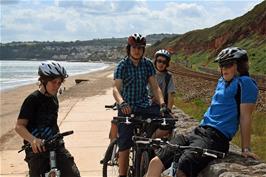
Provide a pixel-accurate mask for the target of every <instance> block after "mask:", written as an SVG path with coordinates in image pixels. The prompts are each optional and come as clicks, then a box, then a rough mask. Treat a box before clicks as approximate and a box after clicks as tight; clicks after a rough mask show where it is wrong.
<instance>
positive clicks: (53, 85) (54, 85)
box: [46, 78, 63, 95]
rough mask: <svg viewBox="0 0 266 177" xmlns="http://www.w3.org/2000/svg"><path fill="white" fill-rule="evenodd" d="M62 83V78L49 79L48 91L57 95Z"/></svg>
mask: <svg viewBox="0 0 266 177" xmlns="http://www.w3.org/2000/svg"><path fill="white" fill-rule="evenodd" d="M62 83H63V79H62V78H55V79H53V80H51V81H48V82H47V85H46V90H47V92H48V93H49V94H51V95H56V94H57V92H58V89H59V88H60V86H61V84H62Z"/></svg>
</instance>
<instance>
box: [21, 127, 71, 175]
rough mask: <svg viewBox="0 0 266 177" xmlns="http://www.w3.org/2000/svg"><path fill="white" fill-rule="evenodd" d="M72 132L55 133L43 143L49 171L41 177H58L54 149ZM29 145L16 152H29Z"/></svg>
mask: <svg viewBox="0 0 266 177" xmlns="http://www.w3.org/2000/svg"><path fill="white" fill-rule="evenodd" d="M73 133H74V132H73V131H67V132H63V133H57V134H55V135H54V136H52V137H51V138H49V139H47V140H44V141H43V146H44V147H45V149H46V150H47V151H49V165H50V170H49V171H48V172H46V173H45V174H41V175H40V176H42V177H60V175H61V174H60V170H59V169H57V165H56V164H57V161H56V149H57V146H58V144H60V141H63V137H64V136H68V135H71V134H73ZM30 149H31V145H30V143H27V144H25V145H23V146H22V148H21V149H20V150H19V151H18V153H20V152H22V151H24V150H30Z"/></svg>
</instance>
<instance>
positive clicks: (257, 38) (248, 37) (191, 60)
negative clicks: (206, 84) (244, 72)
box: [147, 1, 266, 74]
mask: <svg viewBox="0 0 266 177" xmlns="http://www.w3.org/2000/svg"><path fill="white" fill-rule="evenodd" d="M228 46H238V47H242V48H244V49H246V50H247V51H248V54H249V57H250V62H251V70H250V71H251V72H252V73H254V74H266V60H265V58H266V1H263V2H262V3H260V4H258V5H257V6H255V7H254V8H253V9H252V10H251V11H249V12H248V13H246V14H245V15H243V16H241V17H238V18H235V19H233V20H227V21H224V22H222V23H220V24H218V25H215V26H213V27H211V28H205V29H201V30H194V31H190V32H188V33H185V34H183V35H179V36H176V37H172V38H167V39H165V40H162V41H160V42H157V43H155V44H154V45H153V46H151V47H150V48H149V49H148V50H147V53H148V55H149V56H152V54H153V53H154V52H155V51H156V50H158V49H159V48H166V49H170V50H171V51H172V52H173V53H174V55H173V59H174V61H178V62H180V63H183V64H184V65H187V66H191V67H192V68H193V69H197V68H198V67H200V66H205V67H209V68H216V67H217V66H216V65H215V64H213V62H212V61H213V60H214V57H215V56H216V55H217V54H218V53H219V52H220V51H221V50H222V49H223V48H225V47H228Z"/></svg>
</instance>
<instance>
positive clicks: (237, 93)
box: [235, 82, 241, 118]
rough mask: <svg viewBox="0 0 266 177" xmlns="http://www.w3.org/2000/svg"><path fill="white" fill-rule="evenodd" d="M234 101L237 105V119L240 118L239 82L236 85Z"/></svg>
mask: <svg viewBox="0 0 266 177" xmlns="http://www.w3.org/2000/svg"><path fill="white" fill-rule="evenodd" d="M235 100H236V104H237V113H238V118H240V101H241V87H240V83H239V82H238V84H237V92H236V95H235Z"/></svg>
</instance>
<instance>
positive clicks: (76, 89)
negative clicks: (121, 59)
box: [0, 66, 115, 177]
mask: <svg viewBox="0 0 266 177" xmlns="http://www.w3.org/2000/svg"><path fill="white" fill-rule="evenodd" d="M113 69H114V66H110V67H108V68H106V69H104V70H100V71H95V72H92V73H88V74H82V75H75V76H71V77H69V78H67V80H66V81H65V83H64V85H63V88H64V89H63V90H64V91H63V93H62V94H61V95H59V103H60V108H59V118H58V124H59V125H60V130H61V132H63V131H67V130H74V135H72V136H70V137H66V139H65V141H66V147H67V149H69V150H70V152H71V153H72V154H73V156H74V157H75V161H76V163H77V165H78V167H79V169H80V171H81V175H82V176H95V177H96V176H101V165H100V164H99V161H100V159H101V158H102V157H103V154H104V151H105V149H106V147H107V145H108V143H109V139H108V132H109V127H110V120H111V118H112V116H114V115H115V111H106V110H105V108H104V105H106V104H113V103H114V99H113V97H112V89H111V87H112V80H113ZM76 79H81V80H88V81H83V82H80V83H79V84H76V83H75V80H76ZM36 89H38V85H37V84H30V85H26V86H21V87H18V88H15V89H12V90H8V91H3V92H1V142H0V144H1V145H0V151H1V163H0V166H1V172H0V176H25V175H26V173H27V170H28V169H27V166H26V163H25V162H24V161H23V159H24V153H20V154H18V153H17V151H18V150H19V149H20V147H21V145H22V139H21V138H20V137H19V136H18V135H17V134H16V133H15V131H14V126H15V122H16V119H17V116H18V113H19V109H20V106H21V104H22V102H23V100H24V99H25V97H26V96H27V95H29V94H30V93H31V92H33V91H34V90H36Z"/></svg>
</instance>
